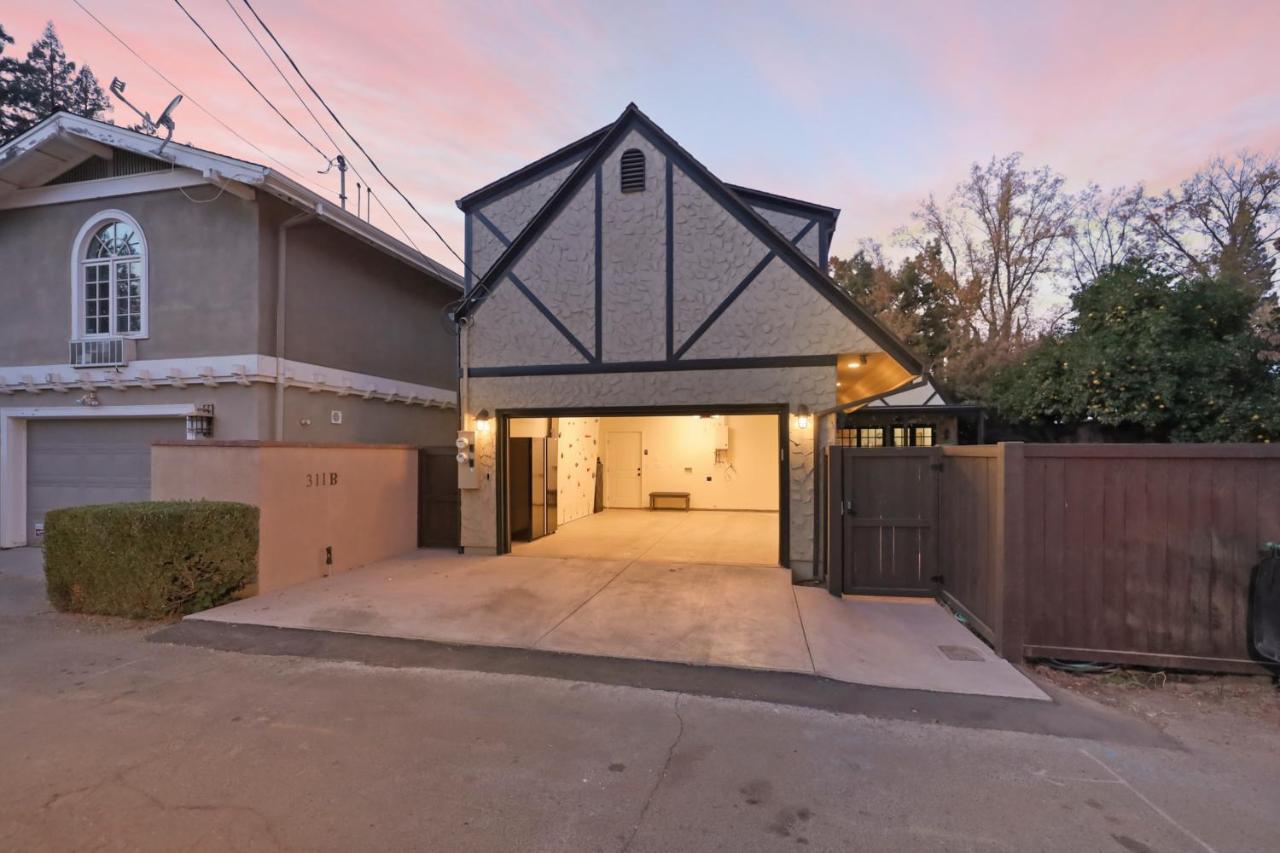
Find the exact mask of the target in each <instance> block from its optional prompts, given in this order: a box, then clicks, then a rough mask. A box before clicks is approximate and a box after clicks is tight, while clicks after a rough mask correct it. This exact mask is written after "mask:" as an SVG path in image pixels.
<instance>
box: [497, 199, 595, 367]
mask: <svg viewBox="0 0 1280 853" xmlns="http://www.w3.org/2000/svg"><path fill="white" fill-rule="evenodd" d="M472 216H474V217H475V218H476V219H479V220H480V221H481V222H482V223H484V226H485V227H486V228H488V229H489V230H490V231H492V232H493V236H495V237H497V238H498V239H499V240H500V241H501V242H502V245H504V246H510V245H511V241H510V240H508V239H507V235H506V234H503V233H502V231H501V229H499V228H498V226H497V225H494V224H493V222H492V221H491V220H490V219H489V217H487V216H485V215H484V214H483V213H481V212H480V211H478V210H477V211H475V212H474V213H473V214H472ZM596 254H597V256H598V255H599V249H597V250H596ZM507 278H509V279H511V283H512V284H514V285H515V286H516V289H517V290H519V291H520V292H521V293H523V294H524V296H525V298H526V299H528V300H529V301H530V302H531V303H532V304H533V307H534V308H537V309H538V311H539V313H541V314H542V316H544V317H546V318H547V320H548V321H549V322H550V323H551V325H552V326H554V327H555V329H556V331H557V332H559V333H560V334H561V335H563V336H564V339H565V340H567V341H568V342H569V343H571V344H573V347H574V349H576V350H577V351H578V352H580V353H582V355H583V357H584V358H586V360H587V361H599V360H600V322H599V299H597V300H596V307H597V321H596V354H595V355H592V354H591V351H590V350H588V349H587V348H586V346H585V345H583V343H582V341H580V340H578V338H577V336H576V335H574V334H573V332H571V331H569V329H568V327H567V326H565V324H564V323H561V322H560V318H559V317H557V316H556V315H555V314H554V313H553V312H552V311H551V309H550V308H548V307H547V306H546V305H543V304H542V300H541V299H539V298H538V297H537V296H534V294H533V291H532V290H530V289H529V287H528V286H527V285H526V284H525V283H524V282H523V281H521V280H520V279H519V278H518V277H517V276H516V274H515V273H514V272H509V273H507ZM596 290H597V293H598V292H599V273H598V272H597V274H596Z"/></svg>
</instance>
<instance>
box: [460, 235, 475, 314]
mask: <svg viewBox="0 0 1280 853" xmlns="http://www.w3.org/2000/svg"><path fill="white" fill-rule="evenodd" d="M471 226H472V220H471V217H470V216H467V217H464V219H463V223H462V257H464V258H466V259H467V262H466V263H465V264H463V270H462V292H463V294H464V295H465V294H467V293H470V292H471V285H472V284H474V283H475V276H474V275H472V272H471V263H472V259H471Z"/></svg>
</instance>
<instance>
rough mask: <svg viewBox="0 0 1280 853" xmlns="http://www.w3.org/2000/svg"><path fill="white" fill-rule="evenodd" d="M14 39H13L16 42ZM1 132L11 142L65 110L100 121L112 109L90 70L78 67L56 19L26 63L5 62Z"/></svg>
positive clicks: (0, 83) (0, 73)
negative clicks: (62, 37)
mask: <svg viewBox="0 0 1280 853" xmlns="http://www.w3.org/2000/svg"><path fill="white" fill-rule="evenodd" d="M10 41H12V39H10ZM0 62H2V63H3V64H0V95H2V96H3V100H0V133H2V134H3V138H0V142H3V141H7V140H8V139H12V138H13V137H15V136H17V135H19V134H21V133H23V132H25V131H26V130H27V129H28V128H30V127H32V126H34V125H35V124H37V123H39V122H40V121H42V120H44V119H45V118H47V117H49V116H51V115H53V114H54V113H55V112H58V111H60V110H62V111H66V112H70V113H75V114H76V115H82V116H85V117H86V118H100V117H101V116H102V115H103V114H104V113H106V112H108V111H109V110H110V109H111V102H110V101H109V100H108V99H107V96H106V93H105V92H103V91H102V86H101V85H99V83H98V79H97V77H95V76H94V74H93V71H92V70H90V69H89V67H88V66H84V67H82V68H79V69H77V67H76V63H74V62H72V61H70V60H69V59H67V53H66V50H65V49H64V48H63V46H62V42H61V41H60V40H59V39H58V34H57V32H56V31H55V30H54V28H53V22H52V21H50V22H49V23H48V24H47V25H46V26H45V28H44V33H43V34H42V35H41V36H40V38H39V39H37V40H36V41H35V43H34V44H32V45H31V49H30V50H29V51H27V56H26V59H24V60H21V61H17V60H13V59H10V58H5V59H3V60H0Z"/></svg>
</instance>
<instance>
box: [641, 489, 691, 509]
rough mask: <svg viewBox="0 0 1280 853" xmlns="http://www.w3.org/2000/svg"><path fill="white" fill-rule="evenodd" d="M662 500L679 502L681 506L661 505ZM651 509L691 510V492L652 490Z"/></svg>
mask: <svg viewBox="0 0 1280 853" xmlns="http://www.w3.org/2000/svg"><path fill="white" fill-rule="evenodd" d="M662 501H669V502H670V503H671V504H679V506H672V505H670V504H669V505H667V506H659V505H658V504H659V503H661V502H662ZM649 509H682V510H684V511H685V512H688V511H689V493H688V492H650V493H649Z"/></svg>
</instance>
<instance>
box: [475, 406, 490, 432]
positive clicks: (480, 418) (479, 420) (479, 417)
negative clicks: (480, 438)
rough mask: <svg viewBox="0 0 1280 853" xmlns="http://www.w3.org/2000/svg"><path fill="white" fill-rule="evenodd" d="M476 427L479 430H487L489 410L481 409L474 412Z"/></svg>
mask: <svg viewBox="0 0 1280 853" xmlns="http://www.w3.org/2000/svg"><path fill="white" fill-rule="evenodd" d="M476 429H477V430H478V431H480V432H488V431H489V410H488V409H481V410H480V411H479V412H478V413H477V414H476Z"/></svg>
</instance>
